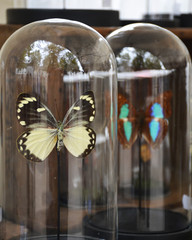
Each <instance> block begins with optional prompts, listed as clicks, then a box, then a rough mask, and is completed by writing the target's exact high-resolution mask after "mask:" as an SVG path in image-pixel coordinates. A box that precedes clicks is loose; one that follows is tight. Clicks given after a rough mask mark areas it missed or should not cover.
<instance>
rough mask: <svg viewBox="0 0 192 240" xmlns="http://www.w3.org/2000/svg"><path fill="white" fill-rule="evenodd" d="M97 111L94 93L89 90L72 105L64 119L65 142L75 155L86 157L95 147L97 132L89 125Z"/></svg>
mask: <svg viewBox="0 0 192 240" xmlns="http://www.w3.org/2000/svg"><path fill="white" fill-rule="evenodd" d="M95 113H96V109H95V99H94V94H93V92H92V91H88V92H85V93H83V94H82V95H81V96H80V99H79V100H78V101H77V102H75V103H74V104H73V105H72V107H71V108H70V109H69V110H68V112H67V114H66V116H65V118H64V120H63V126H64V130H63V143H64V145H65V147H66V148H67V150H68V151H69V152H70V153H71V154H72V155H74V156H75V157H86V156H87V155H88V154H89V153H90V152H91V151H92V149H93V148H94V147H95V142H96V133H95V132H94V130H93V129H92V128H91V127H90V126H89V125H90V123H92V122H93V120H94V118H95Z"/></svg>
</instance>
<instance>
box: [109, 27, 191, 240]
mask: <svg viewBox="0 0 192 240" xmlns="http://www.w3.org/2000/svg"><path fill="white" fill-rule="evenodd" d="M107 40H108V42H109V43H110V45H111V47H112V49H113V51H114V53H115V56H116V61H117V71H118V142H119V143H118V164H119V168H118V169H119V174H118V175H119V178H118V211H119V239H133V237H134V239H147V240H149V239H169V240H171V239H188V238H190V239H191V228H190V225H191V205H190V202H191V163H190V148H189V147H190V119H189V118H190V86H191V85H190V84H191V83H190V66H191V60H190V56H189V52H188V50H187V48H186V47H185V46H184V44H183V43H182V42H181V40H180V39H179V38H178V37H176V36H175V35H174V34H172V33H171V32H170V31H168V30H166V29H163V28H161V27H158V26H156V25H152V24H142V23H139V24H130V25H127V26H125V27H123V28H120V29H118V30H116V31H114V32H112V33H111V34H110V35H109V36H108V37H107ZM126 237H127V238H126Z"/></svg>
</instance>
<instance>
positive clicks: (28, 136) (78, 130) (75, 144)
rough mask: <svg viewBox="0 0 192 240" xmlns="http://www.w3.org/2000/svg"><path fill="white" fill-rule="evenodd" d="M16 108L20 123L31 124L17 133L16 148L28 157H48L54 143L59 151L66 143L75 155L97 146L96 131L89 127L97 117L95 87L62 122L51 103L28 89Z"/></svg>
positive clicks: (70, 109) (83, 153)
mask: <svg viewBox="0 0 192 240" xmlns="http://www.w3.org/2000/svg"><path fill="white" fill-rule="evenodd" d="M16 111H17V119H18V121H19V123H20V125H22V126H23V127H26V128H28V130H27V131H25V132H24V133H23V134H21V136H19V137H18V139H17V148H18V151H19V152H20V153H21V154H22V155H23V156H24V157H25V158H26V159H28V160H31V161H43V160H45V159H46V158H47V156H48V155H49V154H50V153H51V151H52V150H53V148H54V146H55V145H56V149H57V151H60V150H61V149H62V148H63V147H64V146H65V147H66V148H67V149H68V151H69V152H70V153H71V154H72V155H74V156H75V157H85V156H87V155H88V154H89V153H90V152H91V151H92V149H93V148H94V146H95V141H96V134H95V132H94V130H93V129H92V128H90V127H89V124H90V123H91V122H92V121H93V120H94V117H95V101H94V95H93V92H92V91H88V92H85V93H84V94H82V96H81V97H80V99H79V100H78V101H76V102H75V103H74V104H73V105H72V106H71V107H70V108H69V110H68V111H67V113H66V115H65V117H64V119H63V121H62V122H61V121H57V120H56V119H55V117H54V116H53V114H52V113H51V111H50V110H49V109H48V107H46V106H45V105H44V104H43V103H41V102H40V101H39V100H37V98H35V97H33V96H31V95H29V94H27V93H22V94H20V95H19V96H18V99H17V109H16Z"/></svg>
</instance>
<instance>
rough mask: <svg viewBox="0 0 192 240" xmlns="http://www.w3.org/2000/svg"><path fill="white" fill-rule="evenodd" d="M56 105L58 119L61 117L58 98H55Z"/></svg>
mask: <svg viewBox="0 0 192 240" xmlns="http://www.w3.org/2000/svg"><path fill="white" fill-rule="evenodd" d="M55 106H56V112H57V116H58V119H61V116H60V114H59V109H58V106H57V101H56V98H55Z"/></svg>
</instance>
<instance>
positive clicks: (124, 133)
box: [118, 94, 138, 148]
mask: <svg viewBox="0 0 192 240" xmlns="http://www.w3.org/2000/svg"><path fill="white" fill-rule="evenodd" d="M136 115H137V114H136V110H135V108H134V107H133V105H132V104H131V103H130V102H129V101H127V99H126V98H125V97H124V96H123V95H121V94H119V95H118V138H119V141H120V143H121V144H122V145H123V147H124V148H126V147H127V148H130V147H131V146H132V144H133V143H134V142H135V140H136V139H137V136H138V124H137V116H136Z"/></svg>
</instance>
